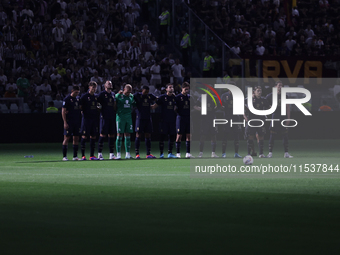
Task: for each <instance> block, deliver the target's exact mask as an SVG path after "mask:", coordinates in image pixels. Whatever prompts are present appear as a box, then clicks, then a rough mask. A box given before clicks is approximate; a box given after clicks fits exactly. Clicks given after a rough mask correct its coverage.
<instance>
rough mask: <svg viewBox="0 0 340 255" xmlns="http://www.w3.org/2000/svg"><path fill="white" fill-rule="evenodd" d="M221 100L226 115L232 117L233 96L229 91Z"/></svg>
mask: <svg viewBox="0 0 340 255" xmlns="http://www.w3.org/2000/svg"><path fill="white" fill-rule="evenodd" d="M221 100H222V104H223V106H224V112H225V115H226V116H228V117H231V116H232V115H233V94H232V93H230V91H228V92H226V93H224V94H223V95H222V97H221Z"/></svg>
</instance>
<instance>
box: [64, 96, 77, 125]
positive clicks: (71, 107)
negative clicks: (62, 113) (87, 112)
mask: <svg viewBox="0 0 340 255" xmlns="http://www.w3.org/2000/svg"><path fill="white" fill-rule="evenodd" d="M63 108H65V109H66V111H67V113H66V121H67V122H73V123H77V122H80V118H81V113H80V112H81V110H80V100H79V98H78V97H72V96H71V95H68V96H67V97H65V99H64V102H63Z"/></svg>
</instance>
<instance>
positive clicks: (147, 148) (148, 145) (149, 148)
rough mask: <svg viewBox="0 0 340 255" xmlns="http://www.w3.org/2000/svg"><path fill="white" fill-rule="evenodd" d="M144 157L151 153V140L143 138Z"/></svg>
mask: <svg viewBox="0 0 340 255" xmlns="http://www.w3.org/2000/svg"><path fill="white" fill-rule="evenodd" d="M145 146H146V155H150V153H151V138H145Z"/></svg>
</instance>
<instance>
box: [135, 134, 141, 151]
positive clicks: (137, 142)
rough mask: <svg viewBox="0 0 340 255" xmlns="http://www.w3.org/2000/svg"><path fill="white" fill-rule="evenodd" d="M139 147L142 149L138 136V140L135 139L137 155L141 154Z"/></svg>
mask: <svg viewBox="0 0 340 255" xmlns="http://www.w3.org/2000/svg"><path fill="white" fill-rule="evenodd" d="M139 147H140V139H139V137H137V136H136V139H135V152H136V155H138V154H139Z"/></svg>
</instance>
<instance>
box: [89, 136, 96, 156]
mask: <svg viewBox="0 0 340 255" xmlns="http://www.w3.org/2000/svg"><path fill="white" fill-rule="evenodd" d="M95 148H96V139H93V138H91V139H90V157H93V156H94V149H95Z"/></svg>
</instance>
